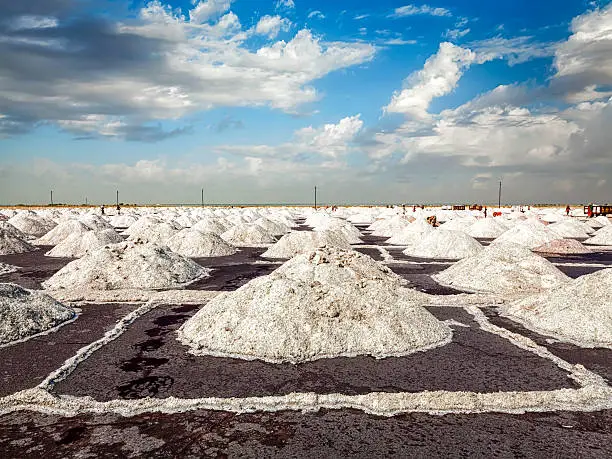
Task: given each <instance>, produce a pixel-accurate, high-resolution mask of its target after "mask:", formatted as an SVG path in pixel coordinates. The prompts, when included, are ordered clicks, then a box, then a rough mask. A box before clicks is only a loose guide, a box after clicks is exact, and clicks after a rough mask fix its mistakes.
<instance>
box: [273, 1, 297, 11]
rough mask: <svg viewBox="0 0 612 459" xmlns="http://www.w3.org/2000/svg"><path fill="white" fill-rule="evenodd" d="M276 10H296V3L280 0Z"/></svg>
mask: <svg viewBox="0 0 612 459" xmlns="http://www.w3.org/2000/svg"><path fill="white" fill-rule="evenodd" d="M276 8H277V9H278V8H295V2H294V1H293V0H278V1H277V2H276Z"/></svg>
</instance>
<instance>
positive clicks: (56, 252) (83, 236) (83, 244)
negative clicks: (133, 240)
mask: <svg viewBox="0 0 612 459" xmlns="http://www.w3.org/2000/svg"><path fill="white" fill-rule="evenodd" d="M118 242H123V238H122V237H121V236H120V235H119V234H118V233H117V232H116V231H115V230H114V229H107V230H102V231H93V230H92V231H86V232H85V233H74V234H71V235H70V236H68V237H67V238H66V239H64V240H63V241H62V242H60V243H59V244H57V245H56V246H55V247H53V248H52V249H51V250H49V251H48V252H47V253H45V256H47V257H60V258H80V257H82V256H84V255H85V254H86V253H88V252H92V251H94V250H98V249H99V248H101V247H104V246H105V245H109V244H117V243H118Z"/></svg>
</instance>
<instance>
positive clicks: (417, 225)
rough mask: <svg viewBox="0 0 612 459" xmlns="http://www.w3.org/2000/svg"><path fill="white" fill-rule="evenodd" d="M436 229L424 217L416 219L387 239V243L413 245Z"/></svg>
mask: <svg viewBox="0 0 612 459" xmlns="http://www.w3.org/2000/svg"><path fill="white" fill-rule="evenodd" d="M433 231H435V230H434V228H433V226H431V225H430V224H429V223H427V222H426V221H425V220H423V219H418V220H415V221H414V222H413V223H411V224H410V225H408V226H406V227H405V228H403V229H402V230H401V231H399V232H398V233H397V234H395V235H394V236H393V237H391V238H389V239H387V241H386V242H387V244H393V245H406V246H413V245H415V244H417V243H419V242H421V241H422V240H423V238H424V237H425V236H426V235H427V234H429V233H431V232H433Z"/></svg>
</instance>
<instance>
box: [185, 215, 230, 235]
mask: <svg viewBox="0 0 612 459" xmlns="http://www.w3.org/2000/svg"><path fill="white" fill-rule="evenodd" d="M231 227H232V225H230V224H228V223H227V222H224V220H223V219H222V218H205V219H204V220H200V221H199V222H197V223H196V224H195V225H193V227H192V228H193V229H196V230H198V231H202V232H203V233H213V234H216V235H217V236H220V235H222V234H223V233H225V232H226V231H227V230H228V229H230V228H231Z"/></svg>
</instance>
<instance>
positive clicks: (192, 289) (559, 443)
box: [0, 220, 612, 457]
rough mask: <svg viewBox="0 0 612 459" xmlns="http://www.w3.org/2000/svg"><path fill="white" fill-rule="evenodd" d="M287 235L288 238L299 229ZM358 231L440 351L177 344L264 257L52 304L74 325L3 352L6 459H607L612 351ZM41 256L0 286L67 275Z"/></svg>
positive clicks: (21, 257)
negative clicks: (106, 458)
mask: <svg viewBox="0 0 612 459" xmlns="http://www.w3.org/2000/svg"><path fill="white" fill-rule="evenodd" d="M297 222H298V223H300V226H299V227H294V231H296V230H299V231H308V230H310V229H311V228H310V227H308V226H305V225H303V224H302V223H303V220H297ZM357 226H358V228H359V229H360V230H361V234H362V241H363V243H361V244H352V246H353V248H354V249H355V250H356V251H357V252H359V253H362V254H365V255H367V256H368V257H370V258H371V259H373V260H376V261H378V262H379V263H381V264H382V266H386V267H388V268H390V270H391V272H390V273H389V274H387V273H386V272H385V271H381V273H382V274H381V275H382V276H383V278H384V279H385V280H384V281H385V282H389V284H385V285H387V286H392V287H389V288H390V289H395V288H396V287H395V285H396V284H395V282H400V280H397V279H396V278H395V277H388V280H386V279H387V278H386V277H384V276H392V275H393V274H396V275H398V276H399V277H400V278H401V279H403V280H405V281H407V282H408V284H407V287H409V288H410V289H411V291H417V292H422V293H423V294H427V295H424V296H423V297H420V296H417V298H419V300H423V301H426V302H427V304H424V309H425V310H426V311H427V313H429V314H431V316H433V317H434V318H435V319H437V320H438V321H439V322H440V323H441V324H443V325H444V326H445V327H448V328H449V329H450V330H451V331H452V339H451V340H450V342H446V341H443V342H440V343H439V344H437V345H435V346H431V347H430V348H428V349H427V350H424V349H425V348H423V349H417V350H416V352H413V351H410V352H398V355H393V356H387V357H385V358H375V357H372V356H371V355H375V354H374V353H370V354H368V353H367V352H366V353H365V354H362V355H355V356H349V355H345V356H328V357H326V358H315V359H310V360H304V361H301V363H291V362H289V361H282V362H280V361H279V362H271V361H266V360H265V359H254V360H247V359H241V358H234V357H232V356H221V355H219V356H213V355H210V354H208V355H207V354H205V353H204V354H202V353H201V352H199V351H198V352H195V351H194V349H192V348H191V347H190V345H189V343H186V342H185V341H184V340H181V341H179V340H178V339H177V332H178V330H179V328H181V327H182V326H183V325H184V324H185V323H186V322H187V321H189V320H191V319H192V318H194V316H196V314H198V312H199V311H203V312H206V308H207V306H208V304H209V303H210V302H212V301H222V300H223V298H221V299H217V300H214V299H215V298H216V297H218V296H219V295H227V294H231V292H235V291H236V290H237V289H238V288H240V287H242V286H244V285H245V284H247V283H248V282H249V281H251V280H252V279H256V278H258V279H262V278H263V276H267V275H270V274H272V273H275V272H276V271H277V270H278V268H279V267H280V266H281V265H282V263H283V262H284V261H285V260H282V259H270V258H264V257H262V256H261V255H262V254H263V253H264V252H265V251H266V250H267V246H266V247H262V246H260V244H259V243H254V245H253V246H250V247H239V251H238V252H237V253H235V254H233V255H227V256H220V257H208V258H194V259H193V260H195V262H197V263H198V264H199V265H201V266H202V267H204V268H207V269H210V270H211V271H210V273H209V274H210V275H209V276H208V277H198V278H197V279H195V280H194V281H193V282H190V283H188V284H187V285H182V286H181V288H180V289H177V288H167V289H157V290H144V289H136V288H119V289H115V290H88V289H83V288H78V289H63V290H58V291H53V292H50V293H51V294H52V296H53V297H54V298H55V299H56V300H58V301H60V302H62V303H64V304H65V305H68V306H71V307H73V308H75V310H76V311H77V314H78V316H77V318H76V320H70V321H68V322H65V323H64V324H63V325H62V324H60V325H59V326H57V327H55V328H52V329H51V330H49V331H47V332H42V333H38V334H36V335H34V336H32V337H31V338H29V339H25V340H20V341H15V342H11V343H8V344H4V345H0V360H1V361H2V363H3V364H2V368H1V370H0V452H1V453H2V456H3V457H38V456H45V457H66V456H79V457H94V456H101V455H119V456H128V457H141V456H155V457H168V456H173V457H174V456H186V457H189V456H196V457H202V456H219V457H223V456H230V457H236V456H239V457H245V456H246V457H262V456H263V457H287V456H291V457H296V456H297V457H321V456H333V457H344V456H351V457H373V456H381V455H392V454H393V455H401V456H421V457H422V456H441V455H444V456H451V455H452V456H486V457H497V456H500V457H508V456H517V455H522V456H526V455H529V456H538V455H541V454H543V453H544V452H545V454H546V455H552V456H554V457H569V456H573V457H575V456H579V457H610V456H612V389H611V387H610V384H612V358H611V357H612V350H610V349H609V347H597V346H589V347H585V346H580V345H579V344H576V343H569V342H566V341H562V340H560V339H557V338H555V337H553V335H550V334H549V335H544V334H540V333H536V332H535V331H533V330H529V329H528V328H526V327H525V325H524V324H522V323H520V322H518V321H516V320H513V319H512V318H511V317H508V316H507V315H506V314H505V311H506V310H505V304H506V303H508V302H509V301H510V297H509V296H508V295H498V294H496V293H495V292H484V291H480V292H479V293H469V294H467V293H465V292H466V290H461V289H459V288H455V287H453V286H452V285H441V284H439V283H438V282H436V280H434V278H433V277H432V276H434V277H435V276H436V275H437V274H439V273H440V272H442V271H444V270H445V269H447V268H449V267H450V266H453V265H454V264H455V263H456V262H457V260H450V259H443V258H441V259H428V258H422V257H414V256H411V255H406V254H404V253H403V252H404V249H405V248H406V247H401V246H392V245H389V244H387V243H386V242H385V241H386V240H387V239H388V238H386V237H381V236H373V235H372V234H371V232H370V231H368V230H366V229H365V228H366V227H367V226H368V225H357ZM235 233H236V232H234V234H233V236H234V235H235ZM275 236H276V238H278V235H275ZM480 242H481V243H482V244H483V245H488V243H489V242H491V240H480ZM50 249H51V247H49V246H38V248H36V250H34V251H31V252H28V253H19V254H12V255H3V256H0V262H1V263H5V264H8V265H12V266H15V267H17V268H18V269H17V271H13V272H9V273H6V274H2V275H0V282H11V283H14V284H18V285H21V286H22V287H25V288H28V289H41V284H42V283H43V282H45V281H47V280H48V279H49V278H51V277H52V276H53V275H54V274H55V273H56V272H57V271H59V270H60V269H62V268H63V267H64V266H65V265H67V264H68V263H69V262H70V261H72V259H65V258H51V257H45V256H44V254H45V252H48V251H49V250H50ZM332 254H333V253H332ZM611 255H612V253H611V252H609V251H605V250H604V249H603V248H602V250H601V251H599V250H594V251H593V252H592V253H589V254H584V255H571V256H552V255H551V256H550V257H549V256H547V259H548V260H549V261H551V262H552V263H553V264H554V266H556V267H557V268H558V269H559V271H561V273H562V274H564V275H566V276H568V277H569V278H572V279H574V278H578V277H579V276H584V275H588V274H592V273H596V272H600V271H601V270H604V269H609V267H610V266H612V256H611ZM359 260H360V259H359ZM350 262H351V261H350V260H349V261H348V262H347V263H350ZM298 267H299V266H298ZM363 272H364V273H365V274H364V276H366V277H367V276H368V275H372V276H378V275H379V274H377V273H373V274H372V273H370V272H369V271H367V272H366V271H363ZM299 273H302V271H299ZM562 274H558V276H559V278H561V277H560V276H561V275H562ZM300 275H301V274H300ZM319 279H320V281H321V283H322V284H323V286H325V285H326V283H325V280H324V279H323V278H322V277H319ZM568 281H569V279H568ZM277 282H281V283H282V282H285V277H282V276H281V277H279V279H278V281H277ZM183 284H184V282H183ZM274 285H276V284H271V285H270V288H271V289H273V288H274ZM330 288H331V287H330ZM223 292H225V293H223ZM330 292H332V290H330V291H329V292H328V293H327V294H329V295H331V294H332V293H330ZM298 293H299V292H298ZM415 295H416V294H415ZM385 298H386V297H385ZM410 298H412V297H410ZM391 300H393V298H392V297H389V301H391ZM405 301H408V300H405ZM211 304H212V303H211ZM392 311H393V310H392V309H391V312H392ZM255 319H257V318H255ZM194 320H196V319H194ZM279 320H280V319H279ZM262 327H265V325H262ZM366 344H367V343H366Z"/></svg>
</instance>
